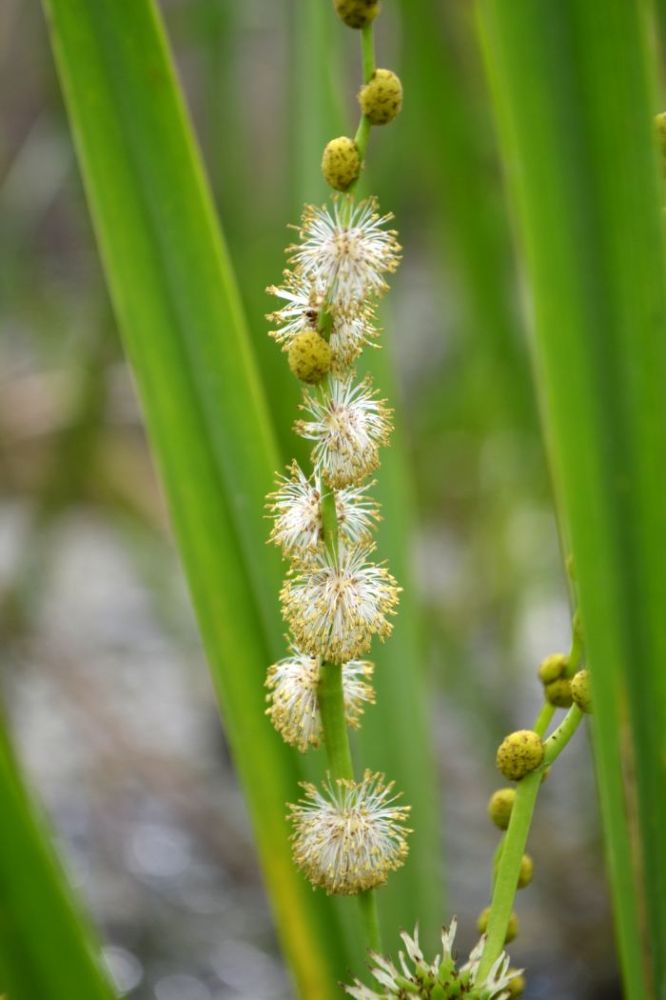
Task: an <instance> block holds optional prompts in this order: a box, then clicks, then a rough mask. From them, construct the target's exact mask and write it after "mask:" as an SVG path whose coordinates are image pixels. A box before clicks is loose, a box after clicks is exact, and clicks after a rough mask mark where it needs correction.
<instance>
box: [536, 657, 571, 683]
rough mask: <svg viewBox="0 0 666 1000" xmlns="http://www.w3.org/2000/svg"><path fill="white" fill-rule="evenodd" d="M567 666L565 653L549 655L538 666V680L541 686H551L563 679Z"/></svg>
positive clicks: (567, 661) (567, 660) (567, 658)
mask: <svg viewBox="0 0 666 1000" xmlns="http://www.w3.org/2000/svg"><path fill="white" fill-rule="evenodd" d="M568 666H569V657H568V656H567V655H566V653H551V654H550V656H547V657H546V658H545V660H542V661H541V663H540V665H539V680H540V681H541V683H542V684H552V682H553V681H557V680H559V679H560V677H564V675H565V674H566V672H567V667H568Z"/></svg>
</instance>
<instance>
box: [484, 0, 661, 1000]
mask: <svg viewBox="0 0 666 1000" xmlns="http://www.w3.org/2000/svg"><path fill="white" fill-rule="evenodd" d="M479 12H480V23H481V26H482V30H483V35H484V40H485V47H486V54H487V61H488V65H489V69H490V76H491V82H492V85H493V90H494V95H495V98H496V103H497V110H498V114H499V119H500V126H501V131H502V137H503V141H504V148H505V153H506V159H507V164H508V168H509V179H510V182H511V186H512V193H513V195H514V199H515V205H516V208H517V217H518V222H519V229H520V233H521V236H522V240H523V244H524V249H525V256H526V262H527V267H528V272H529V278H530V283H531V289H532V294H533V299H534V312H535V321H536V322H535V325H536V333H537V344H536V348H537V362H538V373H539V377H540V381H541V387H542V389H543V401H544V413H545V418H546V429H547V433H548V438H549V445H550V453H551V459H552V465H553V469H554V474H555V482H556V488H557V490H558V493H559V500H560V504H561V510H562V513H563V516H564V522H565V525H566V528H567V530H568V532H569V533H570V540H571V547H572V550H573V553H574V557H575V560H576V570H577V576H578V581H579V597H580V607H581V612H582V618H583V625H584V630H585V636H586V642H587V648H588V654H589V663H590V669H591V673H592V684H593V694H594V699H595V706H596V710H595V715H594V717H593V723H594V724H593V735H594V744H595V754H596V762H597V772H598V778H599V788H600V796H601V804H602V812H603V820H604V826H605V833H606V842H607V854H608V861H609V870H610V875H611V881H612V888H613V896H614V904H615V915H616V920H617V928H618V938H619V944H620V952H621V958H622V963H623V968H624V977H625V987H626V995H627V996H628V997H630V998H636V1000H638V998H649V997H663V996H665V995H666V863H665V854H664V830H666V784H665V781H664V760H665V759H666V674H665V672H664V663H665V662H666V616H665V615H664V608H665V607H666V564H665V563H664V558H663V539H664V537H665V535H666V505H665V504H664V499H663V498H664V470H665V469H666V423H665V422H664V415H663V409H664V387H665V386H666V336H665V334H666V324H665V319H666V283H665V281H664V278H665V276H666V267H665V264H666V259H665V254H664V245H663V234H662V231H661V205H660V201H661V192H660V189H659V181H658V172H657V169H656V162H655V151H654V144H653V136H652V114H653V111H654V107H653V103H652V101H653V94H652V80H651V74H652V70H651V67H650V63H649V53H650V45H649V43H648V40H647V25H646V24H645V23H644V19H645V17H646V8H644V6H643V5H641V4H630V3H625V2H624V0H611V2H610V3H607V4H605V5H604V9H603V17H602V18H601V19H600V17H599V9H598V7H596V5H594V4H590V3H580V2H578V0H565V2H563V3H559V4H556V5H555V4H552V3H549V2H546V0H512V2H511V3H506V2H500V0H481V2H480V4H479Z"/></svg>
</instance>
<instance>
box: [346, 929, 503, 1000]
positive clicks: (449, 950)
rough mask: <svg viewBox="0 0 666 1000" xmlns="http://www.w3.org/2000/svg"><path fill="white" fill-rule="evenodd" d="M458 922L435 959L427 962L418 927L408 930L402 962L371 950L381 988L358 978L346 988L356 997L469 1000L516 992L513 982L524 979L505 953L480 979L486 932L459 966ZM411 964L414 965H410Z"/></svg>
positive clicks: (500, 999)
mask: <svg viewBox="0 0 666 1000" xmlns="http://www.w3.org/2000/svg"><path fill="white" fill-rule="evenodd" d="M457 929H458V925H457V922H456V919H455V917H454V919H453V920H452V921H451V924H450V926H449V928H448V930H447V929H446V928H444V929H443V930H442V954H441V955H437V956H436V957H435V959H434V961H433V962H426V960H425V958H424V957H423V953H422V951H421V948H420V946H419V931H418V927H417V928H416V930H415V931H414V936H413V937H410V936H409V934H406V933H405V932H404V931H403V933H402V934H401V937H402V940H403V943H404V945H405V951H406V955H405V953H404V952H402V951H401V952H399V953H398V957H399V965H400V967H399V968H397V967H396V966H395V965H394V964H393V962H391V961H390V960H389V959H388V958H384V956H383V955H378V954H377V953H375V952H373V953H371V959H372V965H371V967H370V972H371V975H372V977H373V979H375V981H376V982H377V984H378V987H377V988H373V987H370V986H364V985H363V983H361V982H359V980H358V979H357V980H356V981H355V983H354V985H353V986H346V987H345V990H346V992H347V993H348V994H349V996H351V997H355V1000H391V998H393V1000H401V998H403V997H414V998H415V1000H417V998H418V997H422V998H424V1000H425V998H429V997H441V1000H447V998H449V997H450V998H453V997H466V998H467V1000H508V998H509V997H510V996H512V995H513V991H512V984H513V983H516V982H517V981H518V980H520V979H521V970H519V969H510V968H509V957H508V955H506V954H505V953H504V952H502V954H501V955H500V956H499V958H498V959H497V960H496V961H495V962H494V963H493V965H492V967H491V969H490V971H489V973H488V975H487V976H484V977H483V979H480V978H479V975H478V971H479V965H480V962H481V956H482V954H483V949H484V946H485V942H486V939H485V935H484V936H483V937H481V938H480V940H479V941H478V942H477V944H476V945H475V946H474V948H473V949H472V951H471V952H470V956H469V958H468V960H467V962H465V964H464V965H461V966H460V967H459V968H458V967H457V966H456V961H455V958H454V956H453V942H454V940H455V936H456V931H457ZM410 963H411V964H410Z"/></svg>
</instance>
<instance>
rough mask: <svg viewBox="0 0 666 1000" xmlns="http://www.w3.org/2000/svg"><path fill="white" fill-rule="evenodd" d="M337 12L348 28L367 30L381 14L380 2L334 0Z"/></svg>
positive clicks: (374, 0) (377, 0)
mask: <svg viewBox="0 0 666 1000" xmlns="http://www.w3.org/2000/svg"><path fill="white" fill-rule="evenodd" d="M334 3H335V12H336V14H337V15H338V17H339V18H340V20H341V21H344V23H345V24H346V25H347V27H348V28H365V26H366V24H370V22H371V21H374V19H375V18H376V17H377V14H379V0H334Z"/></svg>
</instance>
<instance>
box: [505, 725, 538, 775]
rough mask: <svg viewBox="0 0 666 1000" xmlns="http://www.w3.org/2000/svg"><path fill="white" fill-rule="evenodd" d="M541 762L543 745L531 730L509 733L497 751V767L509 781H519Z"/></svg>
mask: <svg viewBox="0 0 666 1000" xmlns="http://www.w3.org/2000/svg"><path fill="white" fill-rule="evenodd" d="M542 760H543V743H542V742H541V737H540V736H539V735H538V733H535V732H534V731H533V730H532V729H519V730H518V731H517V732H515V733H510V734H509V735H508V736H507V737H506V738H505V739H504V740H502V742H501V743H500V745H499V748H498V750H497V767H498V768H499V770H500V771H501V772H502V774H503V775H504V777H505V778H508V779H509V781H520V779H521V778H524V777H525V775H526V774H529V773H530V771H533V770H534V769H535V768H536V767H538V766H539V764H540V763H541V761H542Z"/></svg>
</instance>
